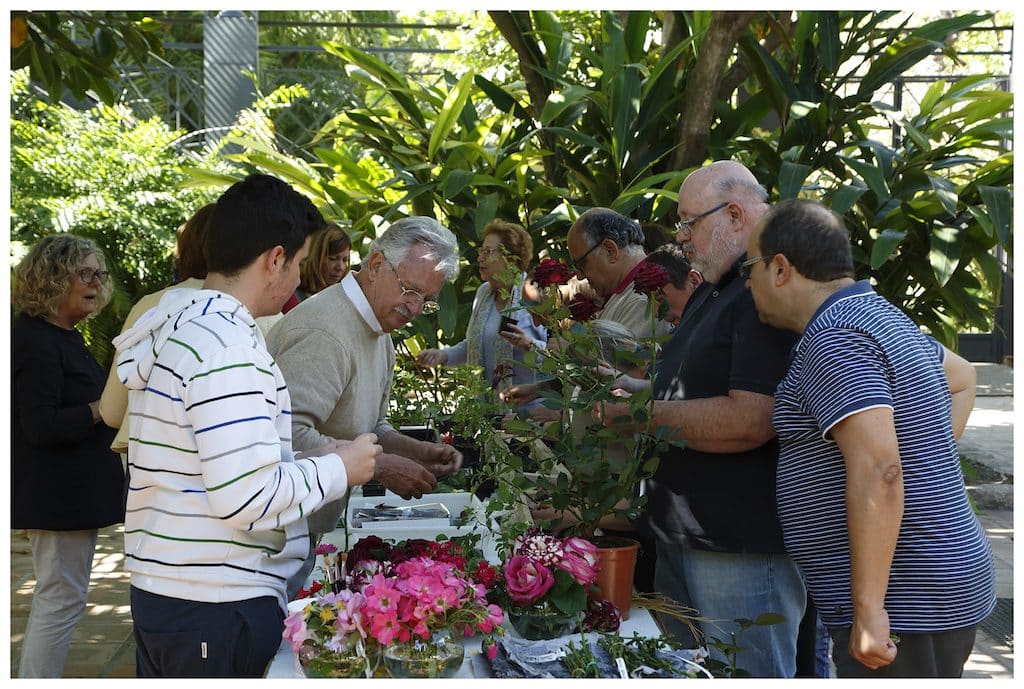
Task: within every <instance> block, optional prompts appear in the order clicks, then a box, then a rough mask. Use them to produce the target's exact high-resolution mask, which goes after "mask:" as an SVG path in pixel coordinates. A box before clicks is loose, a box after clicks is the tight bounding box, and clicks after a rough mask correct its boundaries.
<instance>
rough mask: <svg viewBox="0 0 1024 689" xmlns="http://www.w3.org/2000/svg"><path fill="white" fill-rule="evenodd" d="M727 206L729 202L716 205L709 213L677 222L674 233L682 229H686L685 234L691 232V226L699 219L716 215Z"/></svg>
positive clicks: (705, 212)
mask: <svg viewBox="0 0 1024 689" xmlns="http://www.w3.org/2000/svg"><path fill="white" fill-rule="evenodd" d="M728 205H729V202H728V201H726V202H725V203H720V204H718V205H717V206H715V207H714V208H712V209H711V210H709V211H704V212H703V213H700V214H699V215H695V216H693V217H692V218H687V219H686V220H680V221H678V222H677V223H676V232H681V231H682V229H683V228H684V227H685V228H686V231H687V233H689V232H693V224H694V223H695V222H697V221H698V220H700V219H701V218H706V217H708V216H709V215H711V214H712V213H717V212H718V211H720V210H722V209H723V208H725V207H726V206H728Z"/></svg>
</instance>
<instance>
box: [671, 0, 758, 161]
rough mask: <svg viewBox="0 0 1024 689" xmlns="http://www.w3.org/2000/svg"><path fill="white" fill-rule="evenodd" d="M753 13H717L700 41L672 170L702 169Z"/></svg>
mask: <svg viewBox="0 0 1024 689" xmlns="http://www.w3.org/2000/svg"><path fill="white" fill-rule="evenodd" d="M755 14H756V13H754V12H716V13H715V14H714V17H713V18H712V20H711V25H710V26H709V27H708V30H707V33H706V34H705V35H704V37H703V39H701V42H700V46H699V49H698V52H697V61H696V62H695V63H694V65H693V68H692V69H691V70H690V73H689V75H688V77H687V80H686V98H685V99H684V103H685V105H684V106H683V112H682V113H680V117H679V124H678V126H677V127H676V141H677V142H679V147H678V148H677V149H676V152H675V154H673V156H672V166H671V168H670V169H672V170H682V169H685V168H688V167H693V166H696V165H700V164H701V163H702V162H704V159H705V158H706V157H707V150H708V139H709V138H710V135H711V119H712V116H713V115H714V107H715V101H716V100H717V99H718V92H719V87H720V85H721V83H722V79H723V78H724V73H725V65H726V63H727V62H728V60H729V58H730V57H731V56H732V54H733V50H734V48H735V46H736V42H737V41H738V40H739V36H740V34H741V33H742V32H743V31H744V30H746V28H747V27H748V26H749V25H750V22H751V21H752V20H753V18H754V16H755Z"/></svg>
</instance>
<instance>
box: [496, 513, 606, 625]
mask: <svg viewBox="0 0 1024 689" xmlns="http://www.w3.org/2000/svg"><path fill="white" fill-rule="evenodd" d="M596 580H597V547H596V546H595V545H594V544H593V543H591V542H590V541H588V540H586V539H583V538H578V537H569V538H557V537H555V536H552V535H550V534H546V533H544V532H542V531H541V530H540V529H538V528H536V527H531V528H529V529H527V530H526V531H524V532H522V533H521V534H520V535H518V536H516V537H515V538H514V539H513V541H512V543H511V545H510V546H509V547H508V549H507V552H506V555H505V558H504V560H503V562H502V567H501V573H500V580H499V582H498V584H499V585H498V586H497V587H496V589H497V596H498V600H500V601H501V603H502V604H503V606H504V609H505V611H506V613H507V615H508V619H509V624H510V625H511V626H512V628H513V629H515V631H516V633H517V634H518V635H519V636H520V637H522V638H524V639H528V640H539V639H553V638H556V637H559V636H564V635H566V634H572V633H575V632H576V631H578V630H579V629H580V625H581V624H582V623H583V622H584V613H588V615H590V616H591V617H593V615H594V611H593V610H588V594H589V593H591V592H592V587H593V585H594V582H595V581H596ZM590 608H593V605H591V606H590ZM613 613H614V611H612V612H605V613H604V615H603V617H602V618H601V626H602V627H606V628H608V627H613V628H617V626H618V617H617V615H615V614H613ZM609 618H613V619H609ZM588 619H589V618H588Z"/></svg>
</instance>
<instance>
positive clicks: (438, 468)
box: [420, 443, 462, 476]
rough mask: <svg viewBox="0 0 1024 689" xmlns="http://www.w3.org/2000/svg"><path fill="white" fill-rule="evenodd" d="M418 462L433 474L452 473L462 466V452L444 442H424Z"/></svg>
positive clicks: (444, 474)
mask: <svg viewBox="0 0 1024 689" xmlns="http://www.w3.org/2000/svg"><path fill="white" fill-rule="evenodd" d="M424 445H426V447H424V448H423V452H422V454H421V455H420V463H421V464H423V466H425V467H426V468H427V469H429V470H430V472H431V473H433V474H434V476H447V475H448V474H454V473H455V472H456V471H458V470H459V468H460V467H462V453H461V452H459V451H458V450H456V449H455V448H454V447H453V446H451V445H448V444H446V443H424Z"/></svg>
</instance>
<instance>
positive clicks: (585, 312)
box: [568, 294, 602, 323]
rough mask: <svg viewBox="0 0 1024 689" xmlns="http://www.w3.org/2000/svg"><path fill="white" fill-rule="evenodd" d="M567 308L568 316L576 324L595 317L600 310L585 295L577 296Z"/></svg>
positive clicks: (596, 304) (597, 305) (594, 302)
mask: <svg viewBox="0 0 1024 689" xmlns="http://www.w3.org/2000/svg"><path fill="white" fill-rule="evenodd" d="M568 306H569V314H570V315H571V316H572V319H573V320H574V321H576V322H577V323H583V322H584V321H589V320H590V319H591V318H593V317H594V316H596V315H597V314H598V312H599V311H600V310H601V308H602V307H601V306H600V305H599V304H598V303H597V302H596V301H594V300H593V299H591V298H590V297H588V296H586V295H585V294H577V295H576V296H575V297H573V298H572V300H571V301H570V302H569V304H568Z"/></svg>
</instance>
